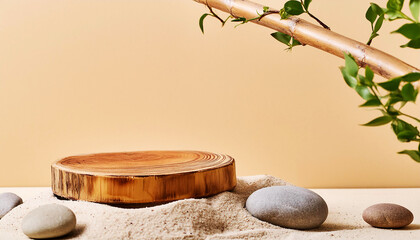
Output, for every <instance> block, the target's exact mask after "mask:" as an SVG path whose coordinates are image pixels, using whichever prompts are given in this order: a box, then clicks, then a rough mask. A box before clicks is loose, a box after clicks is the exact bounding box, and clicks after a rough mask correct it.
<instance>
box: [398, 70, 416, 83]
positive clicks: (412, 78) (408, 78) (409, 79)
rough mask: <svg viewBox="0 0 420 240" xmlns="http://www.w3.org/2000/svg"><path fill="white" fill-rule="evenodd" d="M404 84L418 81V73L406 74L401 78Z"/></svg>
mask: <svg viewBox="0 0 420 240" xmlns="http://www.w3.org/2000/svg"><path fill="white" fill-rule="evenodd" d="M401 79H402V80H403V81H404V82H416V81H418V80H420V72H412V73H408V74H406V75H404V76H402V77H401Z"/></svg>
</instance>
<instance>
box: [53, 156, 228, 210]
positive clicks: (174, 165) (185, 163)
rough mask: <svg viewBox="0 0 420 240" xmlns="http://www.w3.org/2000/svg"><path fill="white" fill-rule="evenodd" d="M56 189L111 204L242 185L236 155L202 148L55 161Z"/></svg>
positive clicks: (213, 191) (165, 198) (68, 195)
mask: <svg viewBox="0 0 420 240" xmlns="http://www.w3.org/2000/svg"><path fill="white" fill-rule="evenodd" d="M51 184H52V191H53V193H54V194H55V195H57V196H59V197H63V198H67V199H73V200H85V201H91V202H99V203H110V204H125V203H127V204H132V203H159V202H168V201H173V200H179V199H184V198H199V197H206V196H211V195H214V194H217V193H220V192H223V191H228V190H232V189H233V188H234V187H235V186H236V173H235V161H234V159H233V158H232V157H230V156H228V155H223V154H214V153H209V152H199V151H144V152H121V153H99V154H90V155H81V156H72V157H67V158H64V159H61V160H58V161H56V162H54V163H53V164H52V165H51Z"/></svg>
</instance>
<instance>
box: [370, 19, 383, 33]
mask: <svg viewBox="0 0 420 240" xmlns="http://www.w3.org/2000/svg"><path fill="white" fill-rule="evenodd" d="M383 22H384V15H381V16H379V18H378V21H376V23H375V27H374V28H373V31H374V32H378V31H379V29H381V27H382V23H383Z"/></svg>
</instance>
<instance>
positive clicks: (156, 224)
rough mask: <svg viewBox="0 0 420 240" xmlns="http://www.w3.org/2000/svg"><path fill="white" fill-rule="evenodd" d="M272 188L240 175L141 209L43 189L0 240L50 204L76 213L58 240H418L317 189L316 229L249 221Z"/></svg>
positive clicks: (17, 235) (4, 222) (0, 231)
mask: <svg viewBox="0 0 420 240" xmlns="http://www.w3.org/2000/svg"><path fill="white" fill-rule="evenodd" d="M274 185H287V183H286V182H284V181H282V180H280V179H278V178H275V177H272V176H265V175H261V176H251V177H241V178H238V185H237V187H236V188H235V189H234V191H232V192H223V193H221V194H218V195H216V196H213V197H209V198H202V199H185V200H179V201H175V202H171V203H167V204H162V205H157V206H153V207H140V208H121V207H115V206H109V205H105V204H98V203H90V202H83V201H68V200H59V199H57V198H55V197H54V196H53V194H52V192H51V190H50V189H49V188H42V189H41V190H38V192H37V193H36V194H35V195H34V196H32V197H29V198H27V199H25V198H24V203H23V204H22V205H20V206H18V207H16V208H15V209H13V210H12V211H11V212H9V213H8V214H7V215H6V216H5V217H3V218H2V219H1V220H0V239H2V240H3V239H4V240H6V239H7V240H13V239H28V238H27V237H26V236H25V235H24V234H23V233H22V231H21V228H20V225H21V222H22V219H23V217H24V216H25V215H26V214H27V213H28V212H29V211H31V210H32V209H34V208H36V207H38V206H40V205H43V204H48V203H58V204H62V205H65V206H67V207H69V208H70V209H72V210H73V211H74V213H75V214H76V217H77V226H76V229H75V230H74V231H73V232H72V233H70V234H69V235H67V236H65V237H63V238H60V239H89V240H92V239H93V240H95V239H101V240H107V239H110V240H111V239H112V240H119V239H209V240H210V239H420V227H419V226H420V225H419V224H416V223H415V222H414V223H413V224H412V225H410V226H409V227H406V228H405V229H402V230H386V229H377V228H372V227H370V226H369V225H367V224H366V223H364V222H363V220H362V219H361V212H362V211H363V209H364V208H365V207H367V206H368V205H369V204H371V203H372V204H373V203H375V202H369V201H368V200H366V199H369V197H367V198H363V194H362V195H361V197H360V199H361V200H362V201H361V203H360V204H357V199H354V203H353V204H349V203H351V202H352V201H351V200H352V199H351V196H349V197H344V199H347V200H346V201H342V200H339V201H338V200H337V199H340V198H325V197H324V196H323V191H322V190H321V191H317V192H318V193H319V194H320V195H321V196H323V197H324V198H325V200H326V201H327V204H328V205H329V207H330V213H329V216H328V218H327V221H326V222H325V223H324V224H323V225H322V226H321V227H320V228H318V229H314V230H306V231H299V230H292V229H286V228H281V227H278V226H274V225H272V224H269V223H266V222H263V221H260V220H258V219H256V218H254V217H252V216H251V215H250V214H249V213H248V211H247V210H246V209H245V208H244V205H245V201H246V199H247V197H248V196H249V195H250V194H251V193H252V192H254V191H255V190H257V189H260V188H263V187H267V186H274ZM324 192H325V193H326V191H324ZM418 192H420V191H417V193H418ZM346 193H349V192H348V191H347V192H345V190H344V191H343V194H346ZM366 194H369V192H366ZM419 197H420V195H419ZM391 198H392V197H391ZM341 199H343V198H341ZM363 199H365V200H363ZM340 202H342V203H341V204H340ZM417 202H420V201H415V202H413V204H414V203H417ZM406 203H407V204H408V205H410V204H411V202H406ZM330 204H331V205H332V207H331V206H330ZM407 204H406V205H405V206H407ZM417 205H418V204H417ZM408 207H409V206H408ZM409 208H410V207H409ZM419 209H420V208H419ZM413 213H414V215H415V216H416V212H413Z"/></svg>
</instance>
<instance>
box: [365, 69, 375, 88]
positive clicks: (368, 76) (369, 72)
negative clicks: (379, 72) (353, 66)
mask: <svg viewBox="0 0 420 240" xmlns="http://www.w3.org/2000/svg"><path fill="white" fill-rule="evenodd" d="M374 75H375V74H374V73H373V71H372V69H370V67H369V66H366V68H365V79H366V82H367V83H371V84H373V77H374Z"/></svg>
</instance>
